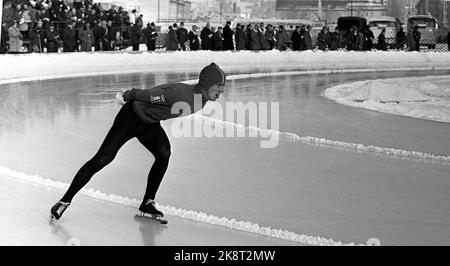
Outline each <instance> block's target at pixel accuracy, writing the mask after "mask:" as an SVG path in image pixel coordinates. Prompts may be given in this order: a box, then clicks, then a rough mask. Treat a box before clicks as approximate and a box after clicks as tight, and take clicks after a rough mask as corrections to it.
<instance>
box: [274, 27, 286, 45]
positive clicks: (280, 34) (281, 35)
mask: <svg viewBox="0 0 450 266" xmlns="http://www.w3.org/2000/svg"><path fill="white" fill-rule="evenodd" d="M287 37H288V35H287V33H286V31H285V30H284V26H283V25H280V26H279V27H278V31H277V34H276V35H275V40H276V45H277V49H278V50H280V51H286V48H287V44H286V43H287Z"/></svg>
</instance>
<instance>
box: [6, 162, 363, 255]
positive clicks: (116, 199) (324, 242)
mask: <svg viewBox="0 0 450 266" xmlns="http://www.w3.org/2000/svg"><path fill="white" fill-rule="evenodd" d="M0 175H4V176H8V177H11V178H14V179H16V180H20V181H25V182H29V183H32V184H36V185H40V186H44V187H47V188H55V189H62V190H66V189H67V188H68V187H69V184H67V183H63V182H60V181H54V180H51V179H48V178H43V177H41V176H38V175H29V174H26V173H22V172H18V171H15V170H13V169H10V168H7V167H3V166H0ZM80 193H81V194H82V195H85V196H88V197H91V198H94V199H98V200H102V201H107V202H111V203H116V204H120V205H124V206H130V207H135V208H137V207H138V206H139V204H140V201H139V200H137V199H133V198H128V197H122V196H118V195H114V194H106V193H103V192H101V191H98V190H94V189H86V188H83V189H82V190H81V191H80ZM158 207H159V208H160V209H161V210H162V211H163V212H165V213H166V214H168V215H171V216H176V217H180V218H184V219H189V220H193V221H197V222H201V223H207V224H212V225H218V226H222V227H227V228H230V229H234V230H239V231H244V232H249V233H255V234H259V235H263V236H269V237H273V238H278V239H283V240H289V241H294V242H298V243H302V244H306V245H319V246H343V245H356V244H355V243H342V242H341V241H335V240H333V239H328V238H325V237H319V236H308V235H304V234H297V233H294V232H290V231H287V230H282V229H274V228H271V227H264V226H260V225H258V224H256V223H252V222H248V221H238V220H236V219H229V218H226V217H217V216H214V215H209V214H206V213H203V212H197V211H194V210H185V209H178V208H176V207H171V206H161V205H159V206H158ZM358 245H362V244H358Z"/></svg>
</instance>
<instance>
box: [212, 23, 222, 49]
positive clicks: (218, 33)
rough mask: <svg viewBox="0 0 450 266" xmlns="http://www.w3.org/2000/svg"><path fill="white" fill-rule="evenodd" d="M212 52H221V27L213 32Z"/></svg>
mask: <svg viewBox="0 0 450 266" xmlns="http://www.w3.org/2000/svg"><path fill="white" fill-rule="evenodd" d="M213 39H214V42H213V50H214V51H222V50H223V30H222V27H219V28H218V29H217V30H216V31H214V36H213Z"/></svg>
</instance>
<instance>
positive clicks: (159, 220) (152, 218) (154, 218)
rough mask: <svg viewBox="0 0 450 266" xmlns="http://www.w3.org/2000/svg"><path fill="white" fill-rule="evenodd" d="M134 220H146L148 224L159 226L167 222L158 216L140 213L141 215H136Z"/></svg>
mask: <svg viewBox="0 0 450 266" xmlns="http://www.w3.org/2000/svg"><path fill="white" fill-rule="evenodd" d="M134 218H135V219H142V220H146V221H149V222H155V223H159V224H167V223H168V221H167V220H164V219H163V218H161V217H160V216H158V215H150V214H147V215H146V214H145V213H141V214H136V215H135V216H134Z"/></svg>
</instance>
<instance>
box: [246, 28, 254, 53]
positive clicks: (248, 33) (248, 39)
mask: <svg viewBox="0 0 450 266" xmlns="http://www.w3.org/2000/svg"><path fill="white" fill-rule="evenodd" d="M252 27H253V26H252V24H247V27H246V28H245V40H246V41H245V49H247V50H250V43H251V39H252V38H251V37H252Z"/></svg>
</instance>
